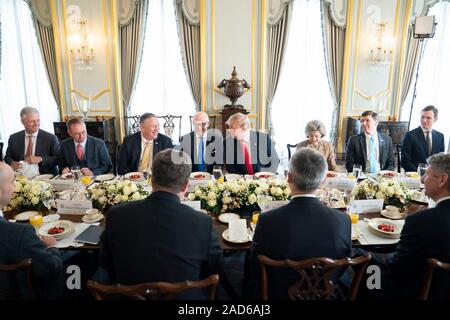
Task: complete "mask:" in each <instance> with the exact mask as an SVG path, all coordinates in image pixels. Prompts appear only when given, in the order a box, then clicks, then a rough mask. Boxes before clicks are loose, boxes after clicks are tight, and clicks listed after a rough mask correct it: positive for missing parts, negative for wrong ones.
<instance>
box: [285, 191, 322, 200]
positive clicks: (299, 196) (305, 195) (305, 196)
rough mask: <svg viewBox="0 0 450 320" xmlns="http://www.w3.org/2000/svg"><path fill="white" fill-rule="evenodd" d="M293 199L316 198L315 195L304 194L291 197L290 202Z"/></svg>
mask: <svg viewBox="0 0 450 320" xmlns="http://www.w3.org/2000/svg"><path fill="white" fill-rule="evenodd" d="M294 198H317V197H316V195H315V194H312V193H306V194H296V195H294V196H292V197H291V200H292V199H294Z"/></svg>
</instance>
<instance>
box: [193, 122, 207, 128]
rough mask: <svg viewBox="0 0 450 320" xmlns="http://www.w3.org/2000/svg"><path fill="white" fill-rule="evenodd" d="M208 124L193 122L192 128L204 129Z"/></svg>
mask: <svg viewBox="0 0 450 320" xmlns="http://www.w3.org/2000/svg"><path fill="white" fill-rule="evenodd" d="M208 124H209V121H206V122H194V126H196V127H206V126H207V125H208Z"/></svg>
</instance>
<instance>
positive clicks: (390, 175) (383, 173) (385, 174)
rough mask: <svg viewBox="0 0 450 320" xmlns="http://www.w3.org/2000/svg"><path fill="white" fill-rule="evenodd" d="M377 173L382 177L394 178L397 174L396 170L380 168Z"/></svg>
mask: <svg viewBox="0 0 450 320" xmlns="http://www.w3.org/2000/svg"><path fill="white" fill-rule="evenodd" d="M378 175H380V176H382V177H384V178H394V177H396V176H397V172H395V171H391V170H382V171H380V172H378Z"/></svg>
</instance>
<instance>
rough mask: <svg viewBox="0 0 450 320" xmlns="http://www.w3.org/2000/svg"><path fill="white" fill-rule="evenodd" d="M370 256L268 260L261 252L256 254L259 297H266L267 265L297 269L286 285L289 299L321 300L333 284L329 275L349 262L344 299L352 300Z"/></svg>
mask: <svg viewBox="0 0 450 320" xmlns="http://www.w3.org/2000/svg"><path fill="white" fill-rule="evenodd" d="M370 259H371V255H370V254H365V255H363V256H359V257H357V258H353V259H350V258H343V259H339V260H333V259H330V258H325V257H321V258H311V259H305V260H300V261H293V260H289V259H286V260H272V259H270V258H268V257H266V256H264V255H259V256H258V260H259V263H260V265H261V299H263V300H267V299H268V282H267V267H275V268H280V267H284V268H292V269H294V270H295V271H297V272H298V275H299V277H298V278H297V279H296V281H295V282H294V283H293V284H292V285H290V286H289V288H287V291H288V296H289V298H290V299H291V300H324V299H327V298H328V297H330V295H331V294H332V293H333V291H334V287H335V284H334V283H333V282H332V281H331V280H330V278H331V277H332V276H333V275H334V274H335V272H338V271H339V270H343V269H344V268H345V269H346V268H347V267H348V266H352V267H353V269H354V272H355V273H354V277H353V281H352V284H351V287H350V292H349V293H348V296H347V298H348V300H355V297H356V294H357V292H358V288H359V283H360V282H361V278H362V275H363V272H364V270H365V269H366V266H367V264H368V263H369V261H370Z"/></svg>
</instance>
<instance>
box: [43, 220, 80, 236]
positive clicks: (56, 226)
mask: <svg viewBox="0 0 450 320" xmlns="http://www.w3.org/2000/svg"><path fill="white" fill-rule="evenodd" d="M74 231H75V224H74V223H73V222H72V221H69V220H59V221H55V222H50V223H47V224H44V225H43V226H42V227H40V228H39V231H38V232H39V234H40V235H41V236H52V237H55V239H56V240H62V239H64V238H67V237H68V236H69V235H71V234H72V233H73V232H74Z"/></svg>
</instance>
